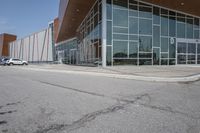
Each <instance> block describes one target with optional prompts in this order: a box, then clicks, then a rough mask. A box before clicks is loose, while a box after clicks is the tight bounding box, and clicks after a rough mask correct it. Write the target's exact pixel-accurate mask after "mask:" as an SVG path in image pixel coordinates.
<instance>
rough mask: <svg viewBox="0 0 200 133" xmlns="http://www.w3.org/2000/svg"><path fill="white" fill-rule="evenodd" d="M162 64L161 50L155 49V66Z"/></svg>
mask: <svg viewBox="0 0 200 133" xmlns="http://www.w3.org/2000/svg"><path fill="white" fill-rule="evenodd" d="M159 64H160V49H159V48H154V49H153V65H159Z"/></svg>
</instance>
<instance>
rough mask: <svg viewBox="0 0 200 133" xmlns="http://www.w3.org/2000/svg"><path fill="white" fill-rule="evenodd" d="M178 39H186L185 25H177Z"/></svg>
mask: <svg viewBox="0 0 200 133" xmlns="http://www.w3.org/2000/svg"><path fill="white" fill-rule="evenodd" d="M177 37H178V38H185V24H184V23H177Z"/></svg>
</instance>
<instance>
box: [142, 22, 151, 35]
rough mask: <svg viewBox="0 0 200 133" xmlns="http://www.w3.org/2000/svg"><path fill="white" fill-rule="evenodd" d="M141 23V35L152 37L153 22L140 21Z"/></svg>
mask: <svg viewBox="0 0 200 133" xmlns="http://www.w3.org/2000/svg"><path fill="white" fill-rule="evenodd" d="M139 21H140V22H139V25H140V26H139V33H140V34H143V35H152V20H148V19H140V20H139Z"/></svg>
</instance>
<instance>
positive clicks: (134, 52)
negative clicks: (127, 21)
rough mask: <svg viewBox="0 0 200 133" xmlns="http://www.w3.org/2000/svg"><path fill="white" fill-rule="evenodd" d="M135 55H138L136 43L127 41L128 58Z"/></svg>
mask: <svg viewBox="0 0 200 133" xmlns="http://www.w3.org/2000/svg"><path fill="white" fill-rule="evenodd" d="M137 57H138V43H137V42H129V58H137Z"/></svg>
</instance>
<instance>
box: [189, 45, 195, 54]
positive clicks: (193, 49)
mask: <svg viewBox="0 0 200 133" xmlns="http://www.w3.org/2000/svg"><path fill="white" fill-rule="evenodd" d="M188 53H189V54H196V43H188Z"/></svg>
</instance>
